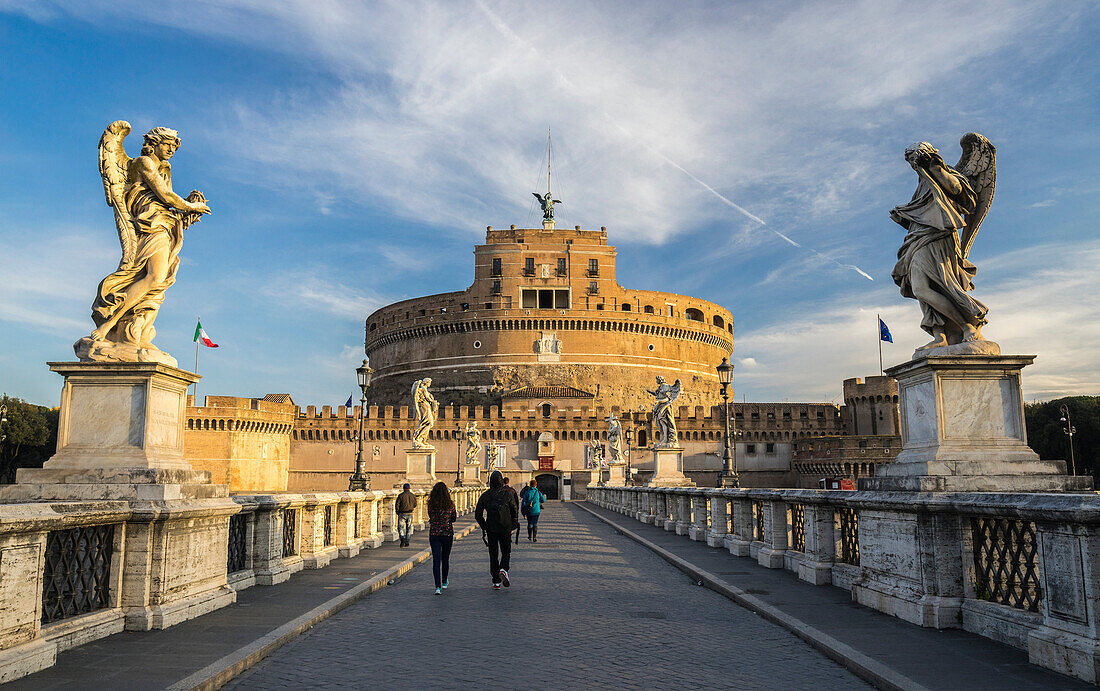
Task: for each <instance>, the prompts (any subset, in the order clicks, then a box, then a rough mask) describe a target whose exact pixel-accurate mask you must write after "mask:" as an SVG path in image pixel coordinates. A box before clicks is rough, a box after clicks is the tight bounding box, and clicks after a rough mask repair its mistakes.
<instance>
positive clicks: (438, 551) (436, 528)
mask: <svg viewBox="0 0 1100 691" xmlns="http://www.w3.org/2000/svg"><path fill="white" fill-rule="evenodd" d="M457 519H458V513H457V512H456V511H455V503H454V500H453V499H451V491H450V490H449V489H447V485H446V483H443V482H437V483H435V486H434V487H432V493H431V494H429V495H428V545H429V546H430V547H431V548H432V575H433V576H435V594H436V595H442V594H443V591H444V590H446V589H447V572H448V571H450V569H451V547H453V546H454V542H455V529H454V522H455V521H456V520H457Z"/></svg>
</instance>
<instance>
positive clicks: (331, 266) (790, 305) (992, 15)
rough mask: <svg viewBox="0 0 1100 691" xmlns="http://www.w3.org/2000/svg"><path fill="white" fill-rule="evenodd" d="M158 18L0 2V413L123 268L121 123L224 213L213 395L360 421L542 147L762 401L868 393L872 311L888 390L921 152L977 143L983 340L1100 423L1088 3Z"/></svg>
mask: <svg viewBox="0 0 1100 691" xmlns="http://www.w3.org/2000/svg"><path fill="white" fill-rule="evenodd" d="M157 5H158V4H156V3H147V2H123V1H115V2H99V1H98V0H82V1H80V2H68V1H64V0H61V1H56V2H23V1H21V0H14V1H13V0H0V57H2V59H3V62H2V64H3V66H4V67H3V69H2V70H0V135H2V140H0V169H2V174H0V332H2V333H3V338H2V340H0V343H2V344H3V345H2V346H0V391H3V392H7V393H9V394H12V395H16V396H20V397H24V398H27V399H29V400H32V401H36V402H39V403H44V404H50V405H56V403H57V401H58V398H59V394H60V379H59V378H58V377H57V376H56V375H54V374H52V373H50V372H49V371H48V369H47V367H46V365H45V362H46V361H51V360H67V359H71V358H72V357H73V353H72V347H71V346H72V343H73V342H74V341H76V340H77V339H78V338H79V337H81V336H83V335H86V334H87V332H88V331H90V329H91V321H90V318H89V316H88V311H89V305H90V303H91V300H92V297H93V294H94V290H95V286H96V284H97V283H98V281H99V280H100V279H101V278H102V277H103V275H105V274H106V273H108V272H110V271H111V270H112V269H113V268H114V266H115V264H116V263H117V261H118V245H117V238H116V236H115V231H114V227H113V221H112V217H111V213H110V209H109V208H108V207H107V206H106V204H105V203H104V200H103V193H102V186H101V183H100V180H99V176H98V172H97V167H96V166H97V164H96V143H97V141H98V139H99V136H100V134H101V133H102V131H103V128H104V127H105V126H106V125H107V124H109V123H110V122H111V121H113V120H116V119H125V120H129V121H130V122H131V123H132V124H133V126H134V134H131V135H130V141H129V142H128V144H129V150H130V153H131V155H136V153H137V150H138V149H139V148H140V133H142V132H145V131H146V130H148V129H149V128H151V127H153V126H156V125H165V126H168V127H172V128H175V129H177V130H179V132H180V134H181V137H182V140H183V146H182V148H181V149H180V151H179V152H178V153H177V154H176V157H175V158H174V159H173V164H174V173H173V175H174V185H175V188H176V190H177V191H178V192H181V193H186V192H188V191H190V190H191V189H200V190H202V191H203V192H204V193H205V194H206V196H207V198H208V199H209V200H210V206H211V207H212V209H213V210H214V213H213V215H211V216H209V217H207V218H206V219H204V220H203V222H202V223H200V224H198V225H197V226H194V227H193V228H192V229H190V230H189V231H188V232H187V236H186V241H185V243H184V248H183V252H182V256H183V263H182V266H181V268H180V271H179V276H178V280H177V283H176V285H175V286H173V288H172V289H171V290H170V291H169V293H168V297H167V300H166V301H165V304H164V307H163V308H162V310H161V313H160V317H159V318H158V320H157V331H158V336H157V344H158V345H159V346H160V347H161V348H162V349H164V350H166V351H168V352H170V353H172V354H173V355H175V356H176V357H177V358H178V359H179V361H180V364H181V365H183V366H191V365H192V364H193V362H192V358H193V346H192V343H191V335H192V333H193V330H194V323H195V319H196V316H198V315H201V316H202V320H203V324H204V326H205V327H206V329H207V331H208V333H209V334H210V335H211V336H212V337H213V338H214V339H215V340H216V341H218V342H219V343H220V344H221V346H222V347H221V348H219V349H218V350H216V351H211V350H204V351H203V352H202V354H201V358H202V359H201V362H200V368H199V369H200V373H201V374H203V376H204V379H203V382H202V385H201V387H202V388H201V392H202V393H220V394H235V395H243V396H262V395H263V394H265V393H268V392H276V391H278V392H289V393H291V394H293V396H294V398H295V400H296V401H298V402H299V403H301V404H318V405H323V404H331V405H336V404H339V403H342V402H343V401H344V400H345V399H346V398H347V396H348V394H349V393H352V391H354V390H355V388H356V387H355V382H354V371H353V369H354V367H355V366H356V365H357V364H358V362H359V360H360V359H361V358H362V355H361V352H362V320H363V318H364V317H365V316H366V315H367V314H368V313H369V312H370V311H372V310H373V309H375V308H376V307H379V306H381V305H383V304H386V303H388V302H390V301H393V300H397V299H402V298H406V297H414V296H417V295H425V294H430V293H434V292H443V291H448V290H457V289H461V288H464V287H465V286H467V285H469V283H470V281H471V279H472V272H473V267H472V259H473V257H472V246H473V244H474V243H476V242H479V241H481V240H483V238H484V229H485V226H487V225H494V226H507V225H508V224H511V223H515V224H517V225H527V226H529V225H530V224H534V223H537V222H538V214H537V213H536V210H535V209H534V207H533V199H532V197H531V195H530V193H531V191H532V190H534V189H536V188H538V187H539V185H540V183H539V180H540V176H544V172H543V167H544V164H545V158H544V157H545V132H546V129H547V127H551V128H552V129H553V131H554V141H555V161H554V163H555V173H554V175H555V188H556V189H555V192H556V193H557V196H560V197H561V198H562V199H564V200H565V204H564V205H563V206H561V207H559V208H558V217H559V225H567V226H572V225H577V224H579V225H581V226H583V227H586V228H596V227H599V226H607V228H608V234H609V240H610V242H612V243H613V244H615V245H617V246H618V248H619V259H618V276H619V281H620V283H622V284H623V285H624V286H627V287H632V288H643V289H656V290H668V291H673V292H678V293H686V294H691V295H697V296H699V297H703V298H707V299H710V300H713V301H715V302H718V303H721V304H723V305H725V306H726V307H728V308H730V309H731V310H732V311H733V313H734V315H735V319H736V328H737V334H736V353H735V361H736V362H737V364H738V369H737V385H736V388H737V392H738V396H741V395H744V396H745V397H747V399H748V400H757V401H764V400H773V401H782V400H792V401H794V400H835V399H837V397H838V396H839V394H840V382H841V380H842V379H844V378H846V377H851V376H864V375H868V374H875V373H877V367H878V359H877V358H878V356H877V349H876V341H875V334H876V331H875V321H874V315H875V314H877V313H881V314H882V315H883V317H884V319H885V320H886V321H887V323H888V324H889V325H890V328H891V330H892V331H893V333H894V337H895V344H894V345H889V344H886V345H885V351H884V355H885V360H886V362H887V365H889V364H892V363H897V362H901V361H904V360H906V359H908V357H909V355H910V354H911V352H912V349H913V348H914V347H916V346H917V345H920V344H921V343H923V342H924V341H925V340H927V337H926V336H925V335H924V334H923V332H921V331H920V330H919V328H918V323H919V320H920V315H919V310H918V308H917V306H916V303H915V302H913V301H911V300H905V299H903V298H901V296H900V295H899V294H898V292H897V288H896V287H895V286H894V285H893V282H892V281H891V279H890V270H891V268H892V267H893V264H894V261H895V255H896V251H897V248H898V246H899V245H900V242H901V239H902V235H903V232H902V230H901V228H900V226H897V225H895V224H894V223H892V222H891V221H890V219H889V217H888V211H889V209H890V208H891V207H893V206H894V205H896V204H899V203H902V202H905V201H908V199H909V197H910V195H911V194H912V191H913V188H914V186H915V176H914V175H913V173H912V171H911V170H910V169H909V168H908V166H907V165H906V164H905V162H904V160H903V159H902V152H903V150H904V148H905V147H906V145H908V144H909V143H911V142H913V141H916V140H928V141H931V142H933V143H934V144H935V145H936V146H938V147H939V148H940V149H941V151H942V152H943V154H944V158H945V159H946V160H948V161H949V162H953V161H955V160H957V158H958V155H959V149H958V139H959V137H960V136H961V135H962V134H964V133H965V132H967V131H971V130H974V131H978V132H982V133H983V134H985V135H986V136H987V137H989V139H990V140H991V141H993V143H994V144H995V145H996V146H997V148H998V163H999V168H998V189H997V195H996V199H995V200H994V203H993V208H992V211H991V212H990V214H989V216H988V218H987V219H986V222H985V225H984V226H983V228H982V231H981V233H980V234H979V236H978V238H977V241H976V243H975V247H974V250H973V251H972V254H971V259H972V260H973V261H974V262H975V263H976V264H977V265H978V267H979V273H978V276H977V289H976V291H975V296H976V297H978V299H980V300H982V301H983V302H985V303H986V304H987V305H988V306H989V307H990V324H989V326H988V327H987V328H986V331H985V333H986V335H987V336H988V337H989V338H991V339H993V340H996V341H997V342H999V343H1000V345H1001V348H1002V350H1003V351H1004V352H1006V353H1035V354H1038V355H1039V359H1038V360H1037V362H1036V364H1035V365H1034V366H1033V367H1031V368H1029V369H1028V370H1026V371H1025V380H1024V388H1025V394H1026V395H1027V397H1028V398H1029V399H1033V398H1050V397H1055V396H1059V395H1064V394H1071V393H1086V394H1096V393H1100V362H1098V357H1097V352H1098V349H1097V348H1096V343H1098V342H1100V271H1098V270H1097V266H1098V265H1100V236H1098V234H1097V232H1096V226H1097V224H1096V220H1095V219H1096V218H1097V217H1100V176H1098V175H1097V173H1098V172H1100V163H1098V161H1100V93H1098V90H1097V87H1096V85H1097V84H1100V60H1098V58H1100V43H1098V42H1097V41H1096V40H1095V36H1096V35H1097V33H1098V32H1100V10H1098V6H1097V5H1095V4H1094V3H1085V2H1009V1H1006V0H1001V1H998V2H971V3H967V4H965V5H963V4H962V3H909V2H863V3H852V2H845V3H837V4H826V3H812V4H810V3H796V2H738V3H715V4H713V5H707V4H702V3H700V4H691V5H689V6H687V7H688V8H687V9H684V7H683V6H682V5H683V4H682V3H675V4H673V3H664V2H631V3H622V2H619V3H591V2H576V3H573V2H559V3H550V4H547V3H504V2H499V1H492V0H470V1H468V2H467V1H465V0H454V1H452V2H442V3H432V2H412V1H410V2H393V3H358V2H356V3H351V2H347V3H341V2H325V1H318V0H311V1H309V2H304V1H303V2H284V3H263V2H255V1H254V0H238V1H230V0H226V1H213V0H212V1H209V2H195V3H171V4H170V7H169V8H167V9H165V8H162V7H158V6H157ZM542 179H544V177H543V178H542ZM698 181H702V182H703V183H706V184H707V185H710V186H712V187H713V188H714V189H715V190H716V191H717V192H718V194H720V195H722V196H724V197H725V198H727V199H728V200H731V201H732V202H733V203H735V204H736V205H739V206H740V207H742V208H743V209H745V210H746V211H748V212H749V213H750V214H752V215H753V216H756V217H758V218H759V219H762V220H763V221H764V224H761V223H758V222H757V221H755V220H752V219H751V218H750V217H749V216H747V215H746V214H743V213H741V212H739V211H738V210H736V209H735V208H733V207H731V206H730V205H727V204H725V203H723V202H722V201H721V200H720V199H719V198H718V197H717V196H715V195H714V194H712V193H711V192H709V191H707V189H705V187H704V186H703V185H702V184H700V182H698ZM773 231H776V232H779V233H782V234H784V235H787V236H789V237H790V238H792V239H794V240H795V241H797V242H798V243H800V244H802V245H803V246H804V248H797V247H793V246H791V245H790V244H787V243H786V242H785V241H783V240H782V239H780V237H779V236H778V235H777V234H776V232H773ZM805 248H810V249H812V250H814V251H813V252H811V251H809V249H805ZM815 252H816V253H815ZM842 265H854V266H858V267H859V268H860V270H862V271H865V272H866V273H868V274H869V275H871V276H872V277H873V278H874V280H873V281H869V280H867V279H866V278H863V277H861V276H860V275H859V274H858V273H857V272H856V271H854V270H852V269H849V268H844V266H842Z"/></svg>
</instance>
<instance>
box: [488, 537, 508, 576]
mask: <svg viewBox="0 0 1100 691" xmlns="http://www.w3.org/2000/svg"><path fill="white" fill-rule="evenodd" d="M486 536H487V537H488V539H489V573H490V574H491V575H492V576H493V583H500V570H501V569H504V570H505V571H507V570H508V566H509V562H510V561H511V557H512V533H500V534H497V533H493V532H488V533H486Z"/></svg>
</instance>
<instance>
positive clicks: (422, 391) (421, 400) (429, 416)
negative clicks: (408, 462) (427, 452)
mask: <svg viewBox="0 0 1100 691" xmlns="http://www.w3.org/2000/svg"><path fill="white" fill-rule="evenodd" d="M431 385H432V380H431V378H430V377H425V378H424V379H417V380H416V381H414V382H413V385H412V397H413V405H414V406H415V407H416V431H415V432H413V438H412V443H413V448H414V449H434V448H435V447H434V446H432V445H431V444H429V443H428V434H429V433H430V432H431V431H432V427H433V426H434V425H435V416H436V414H437V413H438V412H439V403H437V402H436V400H435V397H434V396H432V392H431V391H428V387H429V386H431Z"/></svg>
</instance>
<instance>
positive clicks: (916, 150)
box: [905, 142, 939, 165]
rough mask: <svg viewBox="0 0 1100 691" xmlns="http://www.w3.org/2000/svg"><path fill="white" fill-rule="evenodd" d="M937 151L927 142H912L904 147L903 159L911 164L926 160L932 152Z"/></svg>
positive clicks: (937, 151)
mask: <svg viewBox="0 0 1100 691" xmlns="http://www.w3.org/2000/svg"><path fill="white" fill-rule="evenodd" d="M938 153H939V150H938V149H936V147H934V146H932V145H931V144H929V143H928V142H914V143H912V144H910V145H909V146H907V147H905V160H906V161H908V162H909V163H910V165H912V164H913V163H921V162H923V161H927V160H928V159H929V157H931V156H932V155H933V154H938Z"/></svg>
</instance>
